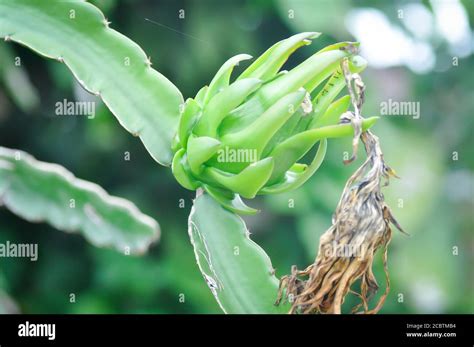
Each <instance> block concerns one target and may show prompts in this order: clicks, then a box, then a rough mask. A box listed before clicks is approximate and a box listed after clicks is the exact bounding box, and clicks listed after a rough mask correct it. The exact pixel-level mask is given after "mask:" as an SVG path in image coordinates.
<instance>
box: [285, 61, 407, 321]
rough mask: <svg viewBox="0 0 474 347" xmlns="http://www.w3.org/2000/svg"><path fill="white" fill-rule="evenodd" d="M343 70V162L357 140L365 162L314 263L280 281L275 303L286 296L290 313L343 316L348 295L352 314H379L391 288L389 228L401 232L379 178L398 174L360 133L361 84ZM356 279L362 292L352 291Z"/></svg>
mask: <svg viewBox="0 0 474 347" xmlns="http://www.w3.org/2000/svg"><path fill="white" fill-rule="evenodd" d="M342 70H343V72H344V76H345V79H346V84H347V88H348V90H349V95H350V96H351V100H352V104H353V107H354V112H346V113H345V114H343V115H342V116H341V123H347V122H351V123H352V125H353V127H354V139H353V154H352V157H351V158H350V159H349V160H347V161H345V163H346V164H347V163H350V162H352V161H353V160H354V159H355V158H356V154H357V148H358V144H359V139H360V140H361V141H362V143H363V144H364V146H365V151H366V153H367V160H366V161H365V162H364V163H363V164H362V166H361V167H360V168H359V169H358V170H357V171H356V172H355V173H354V174H353V175H352V176H351V177H350V178H349V180H348V181H347V183H346V186H345V187H344V191H343V193H342V196H341V199H340V201H339V203H338V205H337V208H336V211H335V213H334V216H333V221H332V226H331V227H330V228H329V229H328V230H327V231H326V232H325V233H324V234H323V235H322V236H321V238H320V242H319V251H318V256H317V257H316V260H315V262H314V263H313V264H311V265H310V266H308V267H307V268H306V269H304V270H298V269H297V268H296V266H293V267H292V269H291V274H290V275H287V276H284V277H282V278H281V280H280V290H279V294H278V299H277V302H276V304H279V303H280V302H281V300H282V299H283V298H286V299H287V300H288V301H290V302H291V304H292V306H291V310H290V313H341V306H342V304H343V302H344V298H345V297H346V295H347V294H348V293H352V294H354V295H356V296H358V297H359V298H360V300H361V303H360V304H359V305H357V306H356V307H354V308H353V310H352V312H353V313H377V312H378V311H379V310H380V308H381V307H382V305H383V304H384V302H385V299H386V297H387V294H388V292H389V290H390V280H389V275H388V267H387V247H388V244H389V243H390V240H391V236H392V231H391V228H390V224H391V223H392V224H394V225H395V226H396V227H397V228H398V229H399V230H401V231H402V232H403V230H402V229H401V227H400V226H399V224H398V223H397V221H396V220H395V219H394V217H393V216H392V213H391V211H390V209H389V207H388V206H387V205H386V204H385V202H384V196H383V194H382V193H381V186H382V184H381V181H382V178H385V179H386V183H385V184H384V186H385V185H387V184H388V179H389V177H390V176H394V177H396V175H395V173H394V171H393V170H392V169H391V168H390V167H388V166H387V165H386V164H385V162H384V159H383V153H382V150H381V148H380V144H379V139H378V137H377V136H375V135H374V134H372V133H371V132H370V131H364V132H362V127H361V124H362V116H361V107H362V105H363V103H364V90H365V87H364V83H363V82H362V79H361V78H360V76H359V75H358V74H351V73H350V71H349V67H348V61H347V60H344V61H343V62H342ZM380 248H383V263H384V271H385V278H386V289H385V292H384V294H383V295H382V296H381V297H380V299H379V300H378V302H377V304H376V305H375V307H374V308H373V309H369V300H370V299H371V298H372V297H373V296H374V294H375V293H376V292H377V290H378V288H379V286H378V284H377V281H376V279H375V276H374V274H373V271H372V265H373V261H374V255H375V253H376V252H377V250H378V249H380ZM358 279H360V280H361V282H360V293H357V292H355V291H353V290H351V286H352V285H353V284H354V282H355V281H357V280H358ZM361 308H362V311H359V310H360V309H361Z"/></svg>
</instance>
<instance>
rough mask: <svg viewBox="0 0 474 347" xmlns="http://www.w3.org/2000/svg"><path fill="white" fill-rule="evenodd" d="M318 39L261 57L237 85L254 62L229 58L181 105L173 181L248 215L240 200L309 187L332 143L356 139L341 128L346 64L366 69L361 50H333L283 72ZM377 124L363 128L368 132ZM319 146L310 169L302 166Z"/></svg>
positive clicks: (297, 39)
mask: <svg viewBox="0 0 474 347" xmlns="http://www.w3.org/2000/svg"><path fill="white" fill-rule="evenodd" d="M318 36H319V34H318V33H313V32H309V33H301V34H298V35H294V36H292V37H290V38H288V39H286V40H283V41H280V42H278V43H276V44H275V45H273V46H272V47H271V48H270V49H268V50H267V51H266V52H265V53H263V54H262V55H261V56H260V57H259V58H258V59H256V60H255V61H254V62H253V64H251V65H250V66H249V67H248V68H247V69H245V70H244V71H243V72H242V73H241V74H240V76H238V77H237V78H236V79H235V80H234V81H233V82H232V83H231V82H230V77H231V73H232V70H233V68H234V67H235V66H236V65H238V64H239V62H241V61H243V60H247V59H250V58H251V56H249V55H246V54H240V55H237V56H234V57H232V58H230V59H229V60H228V61H226V62H225V63H224V65H223V66H222V67H221V68H220V69H219V71H218V72H217V74H216V75H215V76H214V78H213V79H212V81H211V83H210V84H209V86H205V87H204V88H202V89H201V90H200V91H199V92H198V93H197V95H196V97H195V98H190V99H188V100H186V103H185V104H184V105H183V108H182V113H181V116H180V121H179V125H178V131H177V135H176V137H175V141H174V144H173V151H174V158H173V164H172V170H173V174H174V176H175V177H176V179H177V180H178V182H179V183H180V184H181V185H182V186H183V187H185V188H187V189H190V190H196V189H198V188H202V189H204V190H205V191H206V192H207V193H208V194H210V195H211V196H212V197H214V198H215V199H216V200H217V201H218V202H219V203H220V204H221V205H222V206H224V207H225V208H227V209H229V210H231V211H234V212H237V213H242V214H253V213H256V212H257V210H255V209H253V208H251V207H249V206H247V205H246V204H245V203H244V202H243V201H242V199H241V197H243V198H246V199H252V198H254V197H255V196H256V195H259V194H272V193H279V192H285V191H289V190H293V189H296V188H298V187H299V186H301V185H302V184H303V183H304V182H305V181H307V180H308V179H309V178H310V177H311V176H312V175H313V174H314V172H315V171H316V170H317V169H318V168H319V166H320V164H321V162H322V160H323V159H324V156H325V153H326V146H327V141H326V139H327V138H336V137H351V136H353V134H354V129H353V127H352V126H351V124H340V122H339V118H340V116H341V115H342V114H343V113H345V112H346V111H347V109H348V108H349V105H350V97H349V95H345V96H343V97H341V98H339V99H337V100H335V99H336V97H337V96H338V95H339V94H340V92H341V91H342V90H343V88H344V87H345V80H344V74H343V73H342V71H341V61H342V60H343V59H347V60H348V61H349V67H350V69H351V71H352V72H354V73H358V72H360V71H362V70H363V69H364V68H365V66H366V62H365V60H364V59H363V58H361V57H360V56H358V55H357V54H356V51H357V49H356V47H357V44H355V43H350V42H342V43H338V44H334V45H331V46H328V47H326V48H324V49H322V50H320V51H318V52H317V53H315V54H313V55H312V56H310V57H309V58H308V59H306V60H305V61H303V62H302V63H300V64H299V65H297V66H296V67H294V68H292V69H291V70H290V71H284V70H280V69H281V67H282V66H283V64H284V63H285V62H286V61H287V59H288V57H289V56H290V55H291V54H292V53H293V52H294V51H295V50H296V49H298V48H300V47H302V46H305V45H308V44H310V43H311V39H314V38H316V37H318ZM376 119H377V117H373V118H368V119H365V120H364V121H363V124H362V128H363V130H366V129H368V128H369V127H371V126H372V125H373V124H374V123H375V121H376ZM317 143H319V148H318V150H317V151H315V152H316V153H315V155H314V158H313V159H312V160H311V161H309V163H302V162H299V161H300V160H301V159H302V158H303V157H304V156H305V155H306V154H307V153H308V152H310V150H311V149H312V148H313V147H314V146H315V144H317Z"/></svg>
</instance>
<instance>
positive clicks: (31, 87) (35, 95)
mask: <svg viewBox="0 0 474 347" xmlns="http://www.w3.org/2000/svg"><path fill="white" fill-rule="evenodd" d="M93 3H95V4H96V5H97V6H98V7H99V8H101V10H102V11H103V12H104V13H105V15H106V17H107V18H108V19H109V21H111V22H112V24H111V27H112V28H114V29H116V30H118V31H120V32H122V33H123V34H125V35H127V36H128V37H130V38H131V39H132V40H134V41H136V42H137V43H138V44H139V45H140V46H141V47H142V48H143V49H144V50H145V52H146V53H147V54H148V55H149V56H151V60H152V62H153V66H154V68H155V69H157V70H158V71H160V72H161V73H163V74H164V75H165V76H167V77H168V78H169V79H170V80H171V81H173V83H175V84H176V85H177V86H178V87H179V88H180V89H181V91H182V93H183V95H184V96H185V97H189V96H193V95H194V94H195V93H196V92H197V90H198V89H199V88H200V87H201V86H203V85H205V84H207V83H209V82H210V79H211V78H212V76H213V75H214V73H215V72H216V71H217V69H218V68H219V67H220V65H221V64H222V63H223V62H224V61H225V60H226V59H227V58H229V57H230V56H233V55H235V54H238V53H249V54H251V55H253V56H257V55H259V54H260V53H262V52H263V51H264V50H265V49H266V48H268V47H270V46H271V45H272V44H273V43H275V42H277V41H279V40H281V39H283V38H286V37H288V36H291V35H292V34H295V33H297V32H300V31H320V32H323V33H324V35H323V36H321V37H320V38H319V39H317V40H315V41H314V42H313V44H312V45H311V46H309V47H305V48H303V49H301V50H299V51H298V52H297V53H296V54H295V55H294V56H292V57H291V59H290V61H289V62H288V65H287V66H288V67H291V66H294V65H295V64H297V63H298V62H300V61H302V60H303V59H305V58H307V57H309V56H310V55H311V54H312V53H314V52H315V51H317V50H318V49H320V48H322V47H323V46H325V45H327V44H330V43H334V42H337V41H346V40H360V41H361V47H362V52H361V55H363V56H364V57H366V58H367V59H368V61H369V68H368V69H367V70H366V71H365V72H364V73H363V74H362V76H363V79H364V81H365V83H366V85H367V101H366V103H365V106H364V114H365V115H366V116H374V115H380V110H381V103H382V102H387V101H388V100H389V99H392V100H394V101H404V102H405V101H410V102H419V105H420V111H421V113H420V118H419V119H414V117H412V116H393V115H392V116H382V118H381V119H380V121H379V122H378V124H377V125H376V126H375V127H374V132H375V133H376V134H377V135H379V137H380V138H381V143H382V146H383V149H384V153H385V157H386V160H387V162H388V163H389V164H390V165H391V166H392V167H393V168H395V170H396V171H397V173H398V175H399V176H400V177H401V180H392V181H391V184H390V186H388V187H387V188H385V194H386V200H387V201H388V203H389V204H390V206H391V207H392V210H393V212H394V214H395V216H396V217H397V219H398V221H399V222H400V223H401V224H402V225H403V226H404V229H405V230H406V231H408V232H409V233H410V234H411V237H406V236H404V235H402V234H400V233H398V232H396V231H394V237H393V240H392V243H391V245H390V248H389V269H390V276H391V291H390V294H389V296H388V298H387V301H386V304H385V306H384V308H383V309H382V311H381V312H382V313H473V312H474V298H473V293H474V272H473V263H474V262H473V260H474V241H473V226H474V223H473V218H474V217H473V215H474V201H473V199H474V191H473V177H474V174H473V167H474V146H473V145H474V143H473V131H474V120H473V119H474V98H473V92H474V73H473V71H474V58H473V54H474V38H473V37H474V34H473V29H472V28H473V23H474V3H473V2H472V1H469V0H466V1H463V2H459V1H457V0H440V1H431V2H430V1H390V2H382V1H375V0H365V1H357V0H352V1H351V0H331V1H330V0H327V1H326V0H278V1H266V0H254V1H250V0H248V1H244V0H240V1H218V0H215V1H210V0H205V1H190V0H189V1H172V0H169V1H151V0H150V1H145V0H123V1H119V0H95V1H93ZM180 10H184V12H183V11H180ZM183 15H184V18H182V17H183ZM145 18H148V19H150V20H152V21H154V22H156V23H159V24H154V23H152V22H150V21H147V20H145ZM81 49H82V48H81V47H77V52H78V54H81ZM16 57H20V58H21V66H16V65H15V58H16ZM240 69H241V67H240ZM63 99H68V100H95V101H97V108H96V111H97V112H96V113H97V114H96V117H95V118H94V119H87V117H84V116H56V115H55V113H54V110H55V103H56V102H58V101H62V100H63ZM0 144H1V145H3V146H6V147H10V148H18V149H21V150H25V151H27V152H30V153H31V154H33V155H34V156H35V157H36V158H38V159H39V160H42V161H49V162H56V163H59V164H61V165H63V166H65V167H66V168H67V169H69V170H71V171H72V172H74V173H75V175H76V176H78V177H80V178H83V179H86V180H90V181H94V182H97V183H98V184H100V185H102V186H103V187H105V188H106V189H107V191H108V192H109V193H111V194H113V195H118V196H121V197H124V198H127V199H130V200H132V201H134V202H135V203H136V204H137V205H138V207H139V208H140V209H141V210H142V211H143V212H145V213H147V214H149V215H151V216H152V217H154V218H156V219H157V220H158V221H159V222H160V224H161V228H162V238H161V241H160V243H159V244H157V245H155V246H153V247H152V249H151V250H150V252H149V253H148V254H147V255H145V256H143V257H132V256H125V255H122V254H117V253H116V252H114V251H110V250H104V249H96V248H94V247H92V246H90V245H89V244H87V243H86V241H85V240H84V239H83V238H82V237H80V236H78V235H68V234H66V233H63V232H59V231H57V230H54V229H53V228H51V227H50V226H48V225H45V224H29V223H27V222H25V221H22V220H21V219H19V218H17V217H16V216H14V215H13V214H11V213H10V212H8V211H6V210H5V209H0V242H6V240H10V241H11V242H25V243H38V244H39V259H38V261H37V262H30V261H29V260H28V259H14V258H13V259H8V258H2V259H0V311H1V312H18V311H19V312H24V313H218V312H220V310H219V308H218V306H217V304H216V302H215V301H214V298H213V297H212V295H211V293H210V291H209V289H208V288H207V287H206V284H205V282H204V280H203V278H202V276H201V274H200V272H199V270H198V267H197V265H196V263H195V260H194V254H193V250H192V247H191V245H190V243H189V239H188V235H187V215H188V213H189V210H190V207H191V204H192V200H191V199H192V197H193V193H192V192H189V191H186V190H184V189H183V188H181V187H180V186H179V185H178V184H177V183H176V182H174V179H173V177H172V175H171V172H170V170H167V169H165V168H163V167H160V166H159V165H158V164H157V163H156V162H154V161H153V159H152V158H151V157H150V156H149V154H148V153H147V152H146V150H145V148H144V147H143V146H142V144H141V143H140V141H139V140H138V139H136V138H133V137H132V136H131V135H129V134H128V133H127V132H126V131H125V130H124V129H122V128H121V127H120V125H119V124H118V122H117V121H116V119H115V118H114V117H113V116H112V114H111V113H110V112H109V111H108V110H107V109H106V107H105V106H104V105H103V104H102V103H101V102H100V100H99V99H97V98H96V97H94V96H91V95H88V94H87V93H86V92H85V91H83V90H82V88H81V87H80V86H79V85H78V83H77V82H75V81H74V79H73V78H72V76H71V74H70V73H69V72H68V70H67V68H66V67H65V66H64V65H63V64H60V63H58V62H55V61H48V60H44V59H43V58H41V57H39V56H37V55H36V54H34V53H32V52H30V51H29V50H27V49H25V48H23V47H20V46H18V45H14V44H11V43H0ZM350 151H351V145H350V139H345V140H333V141H330V142H329V149H328V154H327V157H326V160H325V162H324V163H323V165H322V167H321V169H320V170H319V171H318V172H317V173H316V175H315V176H314V177H313V178H312V179H311V180H310V181H309V182H308V183H307V184H306V185H305V186H304V187H302V188H300V189H299V190H297V191H295V192H292V193H289V194H283V195H279V196H271V197H268V198H259V199H257V200H256V201H253V202H251V203H250V204H251V205H252V204H253V206H258V207H259V208H262V209H263V212H262V213H260V214H259V215H257V216H255V217H250V218H246V221H247V223H248V226H249V229H250V230H251V231H252V234H253V235H252V237H253V239H254V240H255V241H256V242H257V243H259V244H260V245H261V246H262V247H263V248H264V249H265V250H266V251H267V252H268V253H269V255H270V257H271V259H272V261H273V265H274V267H275V268H276V270H277V275H278V276H282V275H284V274H286V273H287V272H289V270H290V266H291V265H293V264H296V265H298V267H299V268H303V267H305V266H307V265H308V264H310V263H311V262H313V260H314V257H315V256H316V252H317V246H318V239H319V236H320V235H321V234H322V233H323V232H324V231H325V230H326V229H327V228H328V227H329V226H330V224H331V215H332V211H334V209H335V206H336V204H337V202H338V199H339V195H340V193H341V192H342V189H343V187H344V184H345V181H346V180H347V178H348V177H349V176H350V175H351V173H352V172H354V170H355V169H356V168H357V167H358V165H359V164H360V163H361V162H362V160H363V158H364V155H363V152H362V151H361V152H360V155H359V159H358V161H357V162H356V163H353V164H351V165H349V166H344V165H343V164H342V160H343V156H344V154H345V153H344V152H350ZM126 152H129V153H130V160H129V161H127V160H125V156H126ZM180 199H184V202H185V203H184V206H183V205H182V204H180V202H181V200H180ZM215 232H222V233H225V232H226V230H215ZM381 265H382V264H381V259H380V255H379V257H378V259H377V264H376V276H377V278H378V279H379V284H380V285H381V289H380V291H379V292H380V293H381V292H383V290H384V288H385V284H384V275H383V271H382V266H381ZM71 294H74V296H75V302H71V300H70V299H71V298H72V296H71ZM353 303H355V298H349V299H348V300H347V303H346V304H347V305H350V304H353Z"/></svg>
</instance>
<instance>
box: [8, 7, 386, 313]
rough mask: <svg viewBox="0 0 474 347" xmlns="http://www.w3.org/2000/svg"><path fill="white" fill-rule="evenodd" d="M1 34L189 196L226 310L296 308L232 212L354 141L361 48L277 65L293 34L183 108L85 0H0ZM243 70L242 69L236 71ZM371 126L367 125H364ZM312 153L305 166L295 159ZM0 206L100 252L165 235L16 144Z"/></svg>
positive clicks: (193, 223)
mask: <svg viewBox="0 0 474 347" xmlns="http://www.w3.org/2000/svg"><path fill="white" fill-rule="evenodd" d="M0 36H1V37H3V38H4V40H5V41H12V42H16V43H18V44H21V45H24V46H26V47H28V48H30V49H32V50H34V51H35V52H37V53H38V54H40V55H42V56H44V57H47V58H51V59H56V60H57V61H58V62H60V63H63V64H66V65H67V67H68V68H69V69H70V71H71V72H72V74H73V75H74V77H75V78H76V79H77V81H78V82H79V83H80V84H81V85H82V86H83V87H84V88H85V89H86V90H87V91H89V92H90V93H93V94H96V95H99V96H100V97H101V98H102V100H103V102H104V103H105V104H106V105H107V107H108V108H109V109H110V110H111V112H112V113H113V114H114V116H115V117H116V118H117V120H118V121H119V122H120V124H121V125H122V126H123V127H124V128H125V129H126V130H127V131H128V132H130V133H131V134H133V135H134V136H137V137H139V138H140V139H141V141H142V142H143V144H144V146H145V147H146V149H147V150H148V152H149V153H150V155H151V157H152V158H153V159H154V160H155V161H157V162H158V163H159V164H161V165H163V166H165V167H168V168H171V170H172V172H173V175H174V177H175V178H176V180H177V182H178V183H179V184H180V185H182V186H183V187H185V188H186V189H189V190H193V191H196V199H195V201H194V206H193V208H192V210H191V213H190V216H189V221H188V232H189V236H190V239H191V243H192V246H193V247H194V251H195V255H196V260H197V263H198V265H199V268H200V270H201V272H202V274H203V277H204V279H205V281H206V282H207V284H208V286H209V288H210V290H211V292H212V294H213V295H214V296H215V298H216V300H217V301H218V303H219V305H220V307H221V308H222V310H223V311H224V312H226V313H286V312H289V311H290V305H291V302H282V303H280V304H279V305H275V301H276V299H277V295H278V286H279V281H278V279H277V278H276V277H275V275H274V273H273V272H274V271H273V268H272V266H271V262H270V259H269V257H268V256H267V254H266V253H265V252H264V250H263V249H262V248H260V247H259V246H258V245H257V244H255V243H254V242H253V241H252V240H251V239H250V237H249V232H248V230H247V228H246V226H245V223H244V221H243V219H242V218H241V217H240V216H239V215H242V214H256V213H258V210H256V209H254V208H252V207H251V203H249V205H250V206H249V205H247V203H246V202H244V201H243V200H242V199H253V198H254V197H256V196H257V195H267V194H278V193H281V192H286V191H290V190H294V189H297V188H298V187H300V186H301V185H302V184H303V183H304V182H305V181H307V180H308V179H309V178H310V177H311V176H312V175H313V174H314V173H315V172H316V171H317V169H318V168H319V166H320V165H321V163H322V161H323V160H324V157H325V154H326V147H327V145H328V144H327V140H328V139H331V138H340V137H353V136H354V133H355V131H354V129H356V127H354V126H353V124H350V122H341V121H340V119H341V116H342V115H345V114H347V111H348V109H349V107H350V106H351V101H352V100H351V96H350V95H345V96H342V97H339V98H338V95H339V94H340V93H341V91H343V90H344V88H345V87H346V79H345V76H344V73H343V70H342V63H343V62H345V63H346V64H347V66H348V67H349V69H350V72H351V73H353V74H358V73H359V72H361V71H362V70H363V69H364V68H365V67H366V61H365V60H364V59H363V58H362V57H360V56H358V55H357V43H351V42H342V43H337V44H334V45H331V46H328V47H325V48H323V49H320V50H319V51H316V52H315V53H314V54H313V55H312V56H310V57H309V58H308V59H306V60H305V61H303V62H301V63H300V64H299V65H297V66H296V67H294V68H293V69H291V70H290V71H285V70H282V66H283V65H284V63H285V62H286V61H287V59H288V57H289V56H290V55H291V54H292V53H293V52H295V51H296V50H297V49H299V48H302V47H305V46H308V45H309V44H310V43H311V40H313V39H316V38H317V37H318V36H319V33H315V32H306V33H300V34H297V35H294V36H292V37H290V38H287V39H285V40H282V41H280V42H277V43H276V44H274V45H273V46H272V47H270V48H269V49H268V50H267V51H265V52H264V53H263V54H261V55H260V56H259V57H258V58H256V59H253V60H252V61H251V62H250V63H248V62H247V61H250V60H251V59H252V57H251V56H250V55H247V54H238V55H236V56H234V57H232V58H230V59H229V60H227V61H226V62H225V63H224V64H223V65H222V67H221V68H220V69H219V70H218V71H217V73H216V74H215V75H214V77H212V78H210V83H209V85H207V86H204V87H203V88H202V89H200V90H199V91H198V92H197V94H196V95H195V96H194V97H192V98H188V99H187V100H186V101H184V99H183V97H182V95H181V93H180V91H179V90H178V88H177V87H176V86H175V85H174V84H173V83H172V82H170V81H169V80H168V79H166V78H165V77H164V76H163V75H161V74H160V73H159V72H157V71H156V70H154V69H153V68H152V67H151V62H150V59H149V58H148V57H147V56H146V55H145V53H144V52H143V51H142V49H141V48H140V47H139V46H138V45H137V44H136V43H134V42H133V41H131V40H130V39H128V38H127V37H125V36H123V35H122V34H120V33H118V32H117V31H114V30H113V29H111V28H110V27H109V22H108V21H107V20H106V18H105V17H104V16H103V14H102V13H101V12H100V11H99V10H98V9H97V8H96V7H94V6H93V5H91V4H90V3H87V2H83V1H60V0H51V1H35V0H0ZM77 47H83V49H81V50H78V49H77ZM244 62H245V63H244ZM238 64H240V65H243V64H246V65H247V67H246V68H245V69H244V71H243V72H242V73H241V74H240V75H238V76H232V71H233V68H234V67H235V66H236V65H238ZM376 120H377V117H373V118H367V119H362V120H361V123H360V129H359V130H360V131H366V130H367V129H369V128H370V127H371V126H372V125H373V124H374V123H375V122H376ZM316 145H317V146H318V150H317V151H315V154H314V157H313V159H312V160H311V161H310V162H309V163H308V164H305V163H303V162H302V158H303V157H304V156H305V155H306V154H307V153H311V150H312V149H313V148H314V147H315V146H316ZM0 203H1V204H2V205H4V206H5V208H7V209H9V210H10V211H12V212H13V213H15V214H16V215H18V216H20V217H23V218H25V219H27V220H28V221H32V222H38V221H45V222H48V223H50V224H51V225H52V226H54V227H55V228H57V229H61V230H65V231H72V232H80V233H82V234H83V235H84V237H85V238H86V239H87V240H88V241H90V242H92V243H93V244H94V245H96V246H100V247H102V246H108V247H113V248H115V249H117V250H118V251H121V252H122V251H129V252H131V253H143V252H145V251H146V250H147V248H148V247H149V246H150V244H151V243H152V242H153V241H156V240H157V239H158V236H159V233H160V229H159V224H158V223H157V222H156V221H155V220H154V219H153V218H151V217H149V216H146V215H144V214H143V213H141V212H140V211H139V210H138V209H137V207H136V206H135V205H133V204H132V203H131V202H128V201H126V200H124V199H120V198H116V197H111V196H109V195H108V194H107V193H106V192H105V191H104V190H103V189H101V188H100V187H98V186H97V185H95V184H93V183H89V182H85V181H83V180H80V179H78V178H75V177H74V176H73V175H72V174H71V173H69V172H67V171H66V170H65V169H64V168H62V167H60V166H58V165H56V164H47V163H43V162H40V161H37V160H36V159H34V158H33V157H32V156H30V155H29V154H26V153H24V152H22V151H19V150H13V149H7V148H0ZM236 250H238V252H236Z"/></svg>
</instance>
